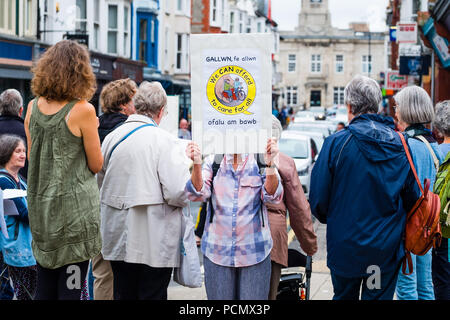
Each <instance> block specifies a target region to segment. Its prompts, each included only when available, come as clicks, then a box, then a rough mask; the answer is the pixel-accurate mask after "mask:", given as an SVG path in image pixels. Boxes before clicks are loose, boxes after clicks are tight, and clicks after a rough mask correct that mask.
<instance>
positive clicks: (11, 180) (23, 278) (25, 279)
mask: <svg viewBox="0 0 450 320" xmlns="http://www.w3.org/2000/svg"><path fill="white" fill-rule="evenodd" d="M25 159H26V149H25V142H24V141H23V140H22V138H20V137H19V136H15V135H2V136H0V168H1V169H0V188H1V189H2V190H5V189H18V190H27V184H26V183H25V181H24V180H23V179H22V177H21V176H20V175H19V170H20V169H21V168H23V167H24V166H25ZM12 201H13V203H14V207H13V208H11V209H7V208H5V221H6V225H7V234H8V237H5V235H4V234H2V233H0V249H1V254H3V259H4V261H5V264H6V265H7V266H8V272H9V274H10V276H11V278H12V281H13V284H14V294H15V296H16V298H17V300H32V299H33V298H34V293H35V290H36V280H37V273H36V260H35V259H34V256H33V252H32V250H31V231H30V225H29V222H28V206H27V199H26V197H21V198H14V199H12ZM6 210H9V211H10V212H6ZM11 210H13V211H14V212H11ZM0 214H3V212H0ZM1 273H3V270H0V274H1Z"/></svg>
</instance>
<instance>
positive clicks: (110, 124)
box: [98, 112, 128, 143]
mask: <svg viewBox="0 0 450 320" xmlns="http://www.w3.org/2000/svg"><path fill="white" fill-rule="evenodd" d="M127 119H128V116H127V115H125V114H122V113H118V112H114V113H104V114H102V115H101V116H100V117H99V118H98V120H99V127H98V135H99V137H100V143H103V140H105V137H106V136H107V135H108V134H109V133H110V132H111V131H113V130H114V129H115V128H117V127H120V126H121V125H122V124H123V123H124V122H125V121H127Z"/></svg>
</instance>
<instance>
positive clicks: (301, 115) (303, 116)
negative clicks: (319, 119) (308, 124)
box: [294, 111, 315, 123]
mask: <svg viewBox="0 0 450 320" xmlns="http://www.w3.org/2000/svg"><path fill="white" fill-rule="evenodd" d="M314 120H315V116H314V113H312V112H311V111H299V112H297V113H296V114H295V117H294V123H295V122H305V121H314Z"/></svg>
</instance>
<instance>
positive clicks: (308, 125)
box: [287, 121, 335, 138]
mask: <svg viewBox="0 0 450 320" xmlns="http://www.w3.org/2000/svg"><path fill="white" fill-rule="evenodd" d="M321 122H322V121H314V122H297V123H291V124H289V126H288V127H287V131H308V132H320V133H322V134H323V135H324V136H325V138H326V137H328V136H329V135H330V134H332V133H334V129H335V128H332V127H331V126H330V123H329V122H326V123H325V122H324V123H321Z"/></svg>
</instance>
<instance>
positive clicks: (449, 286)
mask: <svg viewBox="0 0 450 320" xmlns="http://www.w3.org/2000/svg"><path fill="white" fill-rule="evenodd" d="M448 258H449V252H448V239H447V238H442V242H441V245H440V247H438V248H436V249H433V262H432V270H433V285H434V295H435V297H436V300H450V262H449V259H448Z"/></svg>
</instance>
